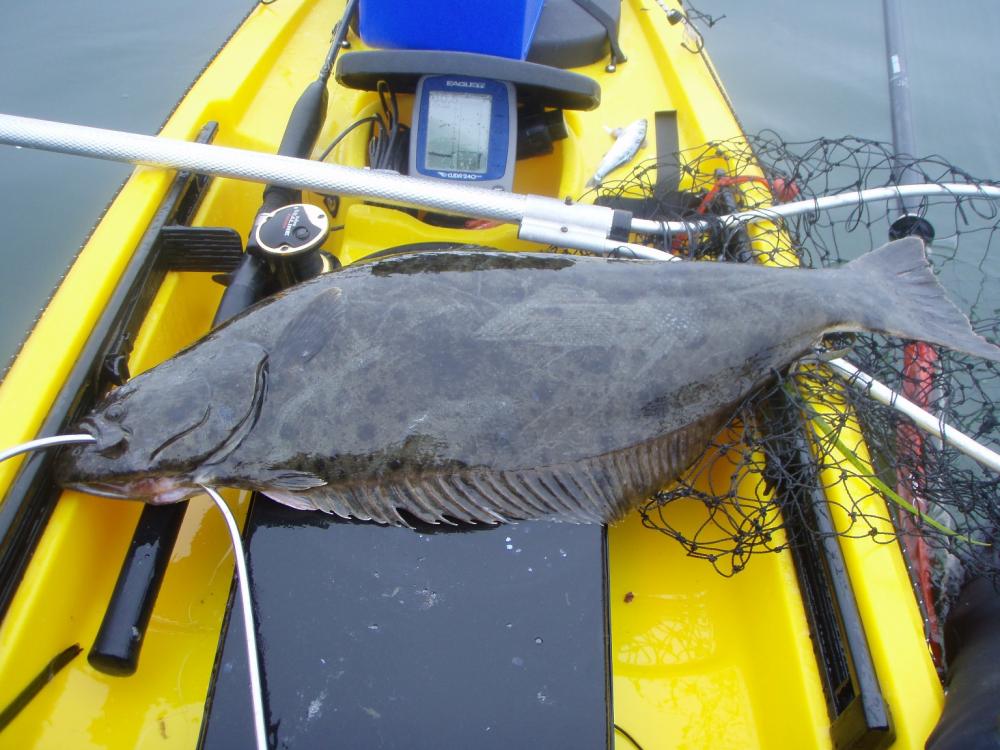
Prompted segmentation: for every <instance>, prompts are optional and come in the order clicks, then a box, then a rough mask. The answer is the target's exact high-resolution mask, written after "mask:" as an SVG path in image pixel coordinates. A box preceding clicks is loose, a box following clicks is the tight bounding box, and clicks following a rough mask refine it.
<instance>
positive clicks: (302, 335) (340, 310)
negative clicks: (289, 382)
mask: <svg viewBox="0 0 1000 750" xmlns="http://www.w3.org/2000/svg"><path fill="white" fill-rule="evenodd" d="M343 317H344V301H343V292H342V291H341V289H340V288H339V287H335V286H334V287H329V288H326V289H323V290H322V291H321V292H320V293H319V294H317V295H316V296H315V297H313V298H312V299H311V300H309V302H308V304H306V306H305V307H304V308H303V309H302V310H300V311H299V312H298V314H297V315H295V317H293V318H292V319H291V320H290V321H289V322H288V324H287V325H286V326H285V328H284V330H283V331H282V332H281V335H280V336H279V337H278V345H277V348H276V349H275V350H274V353H273V358H274V359H275V360H277V361H279V364H282V365H284V364H291V365H300V366H301V365H305V364H306V363H307V362H309V360H311V359H312V358H313V357H315V356H316V355H317V354H318V353H319V351H320V350H321V349H322V348H323V347H324V346H325V345H326V344H327V343H328V342H329V341H330V340H331V339H333V338H335V334H334V331H340V330H343V329H344V326H342V325H338V323H339V321H340V320H342V319H343Z"/></svg>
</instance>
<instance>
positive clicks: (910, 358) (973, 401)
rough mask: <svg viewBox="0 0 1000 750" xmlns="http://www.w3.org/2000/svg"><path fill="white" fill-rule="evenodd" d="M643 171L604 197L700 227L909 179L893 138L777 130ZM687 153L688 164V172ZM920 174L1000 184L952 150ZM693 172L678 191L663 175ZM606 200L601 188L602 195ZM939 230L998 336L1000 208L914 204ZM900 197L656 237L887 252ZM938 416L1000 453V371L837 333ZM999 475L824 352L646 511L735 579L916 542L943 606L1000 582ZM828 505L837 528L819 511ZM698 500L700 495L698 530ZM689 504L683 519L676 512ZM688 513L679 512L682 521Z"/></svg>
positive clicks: (915, 168) (745, 257) (973, 307)
mask: <svg viewBox="0 0 1000 750" xmlns="http://www.w3.org/2000/svg"><path fill="white" fill-rule="evenodd" d="M670 161H671V163H669V164H667V163H662V164H658V163H656V162H655V161H654V162H646V163H643V164H640V165H639V166H637V167H636V168H635V169H633V170H632V171H631V173H629V174H627V175H626V176H624V177H623V178H622V179H620V180H617V181H607V182H605V183H604V184H603V185H601V186H599V187H598V188H597V189H596V192H597V196H596V197H597V200H598V202H601V203H607V204H611V205H621V206H622V207H628V208H629V209H630V210H634V211H636V212H637V213H638V214H640V215H642V216H644V217H645V218H651V219H656V220H673V221H676V220H683V221H691V222H693V221H696V220H702V219H706V218H709V219H711V218H712V217H718V216H720V215H724V214H728V213H732V212H734V211H740V210H745V209H749V208H758V207H762V206H765V205H772V204H777V203H782V202H788V201H793V200H802V199H806V198H813V197H818V196H824V195H831V194H834V193H841V192H847V191H857V190H862V189H866V188H873V187H883V186H889V185H895V184H898V183H897V181H896V179H897V178H896V175H897V174H898V173H899V167H898V166H897V167H896V168H894V164H893V159H892V151H891V147H890V146H888V145H886V144H882V143H878V142H873V141H867V140H860V139H855V138H843V139H839V140H829V139H821V140H816V141H808V142H801V143H787V142H784V141H782V140H780V139H779V138H778V137H777V136H775V135H774V134H771V133H765V134H762V135H758V136H756V137H753V138H750V139H749V140H744V139H740V140H734V141H731V142H723V143H712V144H709V145H707V146H703V147H700V148H698V149H692V150H690V151H685V152H682V153H681V154H679V155H677V156H675V157H674V158H672V159H671V160H670ZM678 163H679V165H680V166H679V167H678ZM903 166H904V167H905V169H906V171H907V173H908V174H909V175H910V181H919V182H928V183H931V182H933V183H946V182H947V183H954V182H957V183H967V184H973V185H984V184H994V183H987V182H986V181H982V180H977V179H976V178H974V177H972V176H971V175H969V174H968V173H966V172H964V171H962V170H960V169H958V168H956V167H954V166H952V165H950V164H948V163H947V162H946V161H944V160H942V159H939V158H927V159H915V160H912V161H909V162H907V163H906V164H905V165H903ZM660 169H662V170H663V172H664V173H671V172H672V170H678V169H679V170H680V174H681V175H682V177H681V182H680V190H665V189H663V188H662V186H660V185H658V183H657V177H658V175H659V174H660ZM592 197H593V196H592ZM908 209H909V213H915V214H916V215H919V216H920V217H922V218H924V219H926V220H927V221H929V222H930V224H931V225H933V228H934V231H935V239H934V241H933V242H932V244H931V245H930V247H929V251H930V260H931V263H932V265H933V267H934V270H935V273H936V274H937V275H938V278H939V280H940V281H941V282H942V283H943V284H944V286H945V287H946V288H947V289H948V293H949V296H950V297H951V299H952V300H953V301H955V302H956V303H957V304H958V305H959V307H961V308H963V309H964V310H965V311H966V312H967V314H968V315H969V317H970V319H971V320H972V323H973V327H974V328H975V329H976V330H977V331H978V332H979V333H981V334H982V335H984V336H985V337H986V338H987V339H989V340H991V341H993V342H1000V294H998V290H1000V286H998V278H997V277H998V276H1000V247H994V245H996V244H998V242H1000V241H998V240H997V239H996V236H997V230H998V214H997V205H996V203H994V202H991V201H988V200H985V199H970V198H956V197H951V196H944V197H933V198H928V199H923V200H922V201H917V202H915V203H914V204H911V205H909V206H908ZM900 215H901V206H900V205H899V204H898V203H897V201H895V200H892V201H885V200H882V201H878V202H872V203H862V202H857V201H855V202H853V203H852V204H851V205H849V206H845V207H843V208H840V209H834V210H832V211H824V212H814V213H808V214H803V215H800V216H797V217H794V218H790V219H787V220H786V219H781V220H777V219H776V220H774V221H767V222H763V223H757V224H754V225H750V226H740V227H734V226H731V225H730V226H727V225H725V224H724V223H722V222H720V221H718V220H715V219H713V222H714V223H713V224H712V225H711V227H710V229H708V230H707V231H701V232H694V233H691V234H683V233H675V234H674V235H673V236H649V237H646V238H644V239H645V241H646V242H647V243H648V244H650V245H653V246H656V247H659V248H660V249H664V250H668V251H671V252H674V253H676V254H679V255H683V256H685V257H688V258H695V259H705V260H729V261H737V262H738V261H744V262H746V261H751V260H757V261H761V262H765V263H773V264H776V265H783V266H787V265H793V264H801V265H803V266H808V267H822V266H836V265H839V264H841V263H844V262H846V261H848V260H851V259H853V258H856V257H858V256H859V255H861V254H863V253H865V252H867V251H869V250H872V249H874V248H876V247H879V246H881V245H883V244H884V243H885V242H887V241H888V239H889V237H890V225H891V224H892V223H893V221H894V220H895V219H897V218H898V217H899V216H900ZM825 343H826V347H827V348H828V349H830V350H840V349H843V350H844V351H843V352H839V351H838V352H837V354H842V355H843V356H844V357H845V358H846V359H848V360H849V361H850V362H852V363H853V364H854V365H856V366H858V367H859V368H860V369H861V370H863V371H865V372H867V373H868V374H870V375H872V376H874V377H875V378H877V379H878V380H880V381H882V382H883V383H885V384H886V385H888V386H889V387H890V388H892V389H893V390H895V391H897V392H898V393H901V394H903V395H905V396H906V397H907V398H909V399H910V400H911V401H914V402H916V403H917V404H918V405H920V406H922V407H923V408H925V409H927V410H928V411H930V412H931V413H932V414H934V415H936V416H938V417H939V418H940V419H942V420H944V421H946V422H947V423H949V424H951V425H953V426H955V427H957V428H958V429H960V430H962V431H963V432H965V433H966V434H968V435H970V436H972V437H974V438H976V439H977V440H978V441H980V442H981V443H983V444H984V445H986V446H987V447H989V448H991V449H993V450H998V449H1000V444H998V436H1000V431H998V429H997V427H998V426H1000V412H998V410H997V404H998V400H1000V366H998V365H997V364H996V363H992V362H987V361H984V360H981V359H978V358H974V357H971V356H967V355H963V354H956V353H954V352H951V351H949V350H945V349H940V348H932V347H930V346H927V345H924V344H914V343H913V342H902V341H900V340H898V339H892V338H887V337H885V336H881V335H875V334H863V335H856V336H850V337H840V338H838V339H837V340H830V341H827V342H825ZM998 484H1000V475H998V474H996V473H994V472H993V471H990V470H989V469H984V468H982V467H981V466H980V465H979V464H978V463H976V462H975V461H973V460H972V459H970V458H968V457H966V456H965V455H963V454H962V453H959V452H958V451H956V450H955V449H953V448H951V447H948V446H946V445H942V444H941V442H940V441H939V440H936V439H934V438H931V437H929V436H927V435H926V434H925V433H922V432H921V431H919V430H918V429H917V428H916V427H915V426H914V425H913V424H912V423H911V422H910V420H909V419H908V418H906V417H904V416H902V415H901V414H899V413H898V412H897V411H895V410H894V409H892V408H890V407H887V406H883V405H882V404H880V403H878V402H876V401H874V400H873V399H872V398H870V397H868V396H867V395H865V394H864V393H863V392H861V391H860V390H859V389H857V388H854V387H851V386H848V385H847V384H846V383H845V381H844V380H843V379H842V378H840V377H838V376H837V375H835V374H834V373H833V371H832V370H830V368H829V367H828V366H827V365H825V364H824V363H823V362H822V360H821V359H817V360H814V361H812V362H803V363H800V364H799V365H797V366H795V367H794V368H793V369H792V370H790V371H788V372H786V373H782V374H780V375H779V376H778V377H777V379H776V382H774V383H773V385H770V386H768V387H766V388H765V389H764V390H763V391H762V392H760V393H757V394H754V396H753V397H752V398H750V399H749V400H748V401H747V402H746V403H745V404H744V405H743V406H742V407H741V408H740V409H739V410H738V413H737V414H736V416H735V417H734V418H733V420H732V421H731V422H730V424H729V426H728V428H727V429H726V430H724V431H723V432H722V433H721V434H720V436H719V437H718V438H717V439H716V441H715V444H714V445H713V447H712V449H711V450H709V451H708V453H707V454H706V456H705V458H704V459H703V460H702V461H701V462H699V463H698V464H697V465H696V466H694V467H692V468H691V469H690V470H689V471H688V472H687V474H686V475H685V476H684V477H683V478H682V479H681V481H680V482H678V483H677V484H676V485H675V486H674V487H671V488H669V489H667V490H665V491H663V492H661V493H659V494H658V495H656V496H655V497H654V498H652V499H650V500H649V501H648V502H647V503H645V505H644V506H642V508H641V513H642V518H643V521H644V523H645V525H646V526H647V527H649V528H650V529H655V530H657V531H660V532H662V533H664V534H666V535H668V536H671V537H673V538H674V539H676V540H677V541H678V542H679V543H680V544H681V545H683V547H684V549H685V550H686V551H687V553H688V554H689V555H691V556H694V557H699V558H703V559H705V560H707V561H708V562H710V563H711V564H712V565H713V566H715V568H716V570H718V571H719V572H720V573H721V574H723V575H727V576H729V575H733V574H735V573H737V572H739V571H741V570H742V569H743V568H745V567H746V566H747V564H748V563H749V562H750V560H751V558H752V556H753V555H755V554H759V553H765V552H771V551H776V550H782V549H786V548H788V547H789V546H794V545H801V544H805V543H810V542H811V541H815V540H816V539H822V538H823V537H826V536H831V535H838V536H842V537H867V538H870V539H872V540H874V541H875V542H878V543H883V544H897V543H900V542H901V543H902V544H903V546H904V549H905V551H906V554H907V559H908V560H909V562H910V565H911V573H912V574H913V577H914V580H915V584H916V585H917V587H918V590H919V591H920V592H921V593H922V594H923V595H924V598H925V600H926V603H927V604H928V605H929V606H930V607H931V608H932V609H937V610H938V611H939V613H940V614H942V615H943V613H944V610H946V609H947V606H948V603H949V602H950V601H951V600H952V598H953V596H954V594H955V592H956V590H957V588H958V586H960V584H961V583H962V581H964V580H967V579H968V578H969V577H970V576H973V575H985V576H987V577H990V578H991V579H993V580H994V582H1000V556H998V555H997V553H996V552H995V547H994V546H990V545H992V544H994V543H1000V535H998V530H1000V503H998V499H1000V488H998ZM824 498H825V501H826V502H827V505H828V507H829V508H830V510H831V515H832V522H833V526H832V527H830V526H828V525H825V524H824V523H823V522H822V520H821V519H819V518H818V516H817V508H816V503H817V502H822V501H824ZM692 503H699V504H700V508H699V509H698V512H697V513H696V514H695V517H696V518H697V519H698V520H697V522H696V523H694V524H692V523H691V520H690V519H691V517H692V513H691V509H690V505H691V504H692ZM680 505H685V506H688V507H687V508H686V509H684V510H685V512H680V511H681V509H679V508H677V507H675V506H680ZM677 519H683V520H682V522H678V520H677Z"/></svg>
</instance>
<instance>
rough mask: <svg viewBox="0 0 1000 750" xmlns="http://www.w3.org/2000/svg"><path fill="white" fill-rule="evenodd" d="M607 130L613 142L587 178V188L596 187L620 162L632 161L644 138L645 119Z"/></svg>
mask: <svg viewBox="0 0 1000 750" xmlns="http://www.w3.org/2000/svg"><path fill="white" fill-rule="evenodd" d="M609 132H610V133H611V135H613V136H614V137H615V142H614V144H613V145H612V146H611V148H610V149H608V152H607V153H606V154H605V155H604V158H603V159H601V163H600V164H598V165H597V171H596V172H594V176H593V177H591V178H590V179H589V180H587V187H588V188H593V187H597V186H598V185H600V184H601V180H603V179H604V178H605V177H607V176H608V175H609V174H611V173H612V172H613V171H614V170H616V169H618V167H620V166H621V165H622V164H628V163H629V162H630V161H632V159H633V158H634V157H635V155H636V153H637V152H638V151H639V147H640V146H642V144H643V142H645V140H646V121H645V120H644V119H642V120H636V121H635V122H633V123H632V124H630V125H626V126H625V127H624V128H615V129H614V130H611V131H609Z"/></svg>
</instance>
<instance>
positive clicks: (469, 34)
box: [358, 0, 544, 60]
mask: <svg viewBox="0 0 1000 750" xmlns="http://www.w3.org/2000/svg"><path fill="white" fill-rule="evenodd" d="M360 2H361V7H360V10H359V18H358V27H359V31H360V33H361V39H362V40H364V42H365V44H367V45H368V46H370V47H384V48H389V49H436V50H447V51H451V52H478V53H480V54H484V55H497V56H499V57H511V58H514V59H515V60H523V59H524V58H525V57H527V55H528V48H529V47H530V46H531V38H532V36H534V33H535V26H536V25H537V24H538V17H539V16H540V15H541V13H542V4H543V2H544V0H458V1H457V2H456V1H455V0H360Z"/></svg>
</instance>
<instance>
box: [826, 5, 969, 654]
mask: <svg viewBox="0 0 1000 750" xmlns="http://www.w3.org/2000/svg"><path fill="white" fill-rule="evenodd" d="M882 15H883V25H884V28H885V53H886V63H887V72H888V80H889V116H890V122H891V125H892V147H893V155H892V174H893V179H894V180H895V182H896V183H897V184H899V185H912V184H916V183H919V182H920V181H921V179H922V176H921V174H920V173H919V172H917V170H915V169H914V168H913V164H912V161H913V158H914V156H915V155H916V139H915V138H914V135H913V108H912V105H911V102H910V75H909V63H908V59H907V54H906V42H905V37H904V34H903V15H902V13H901V11H900V8H899V3H898V2H897V1H896V0H882ZM897 205H898V211H899V216H897V217H896V219H895V220H893V222H892V223H891V224H890V226H889V239H890V240H896V239H901V238H903V237H907V236H909V235H914V236H917V237H920V238H921V239H923V240H924V241H925V242H931V241H932V240H933V239H934V227H933V226H932V225H931V223H930V222H929V221H928V220H927V219H926V218H925V217H923V216H921V215H920V203H919V201H917V200H916V199H914V198H909V199H904V198H900V199H899V200H898V201H897ZM937 358H938V354H937V350H936V349H935V348H934V347H932V346H931V345H930V344H926V343H924V342H920V341H915V342H908V343H907V344H906V345H905V346H904V348H903V382H902V386H901V390H902V393H903V397H904V398H903V402H904V403H901V406H905V405H907V404H912V405H913V406H915V407H919V408H920V410H921V412H922V413H923V412H924V410H926V409H927V408H928V406H929V404H930V399H931V393H932V391H933V389H934V374H935V370H936V368H935V362H936V361H937ZM840 374H842V375H845V377H849V376H847V375H846V374H845V373H843V372H841V373H840ZM869 393H872V391H871V387H869ZM900 411H901V412H902V413H903V414H906V416H908V417H909V418H910V419H911V420H912V421H913V422H914V423H915V424H918V425H920V424H921V419H923V417H922V414H911V413H908V411H907V410H906V409H903V408H901V409H900ZM921 427H922V429H924V430H925V431H927V432H930V433H931V434H934V430H932V429H928V427H929V426H928V425H927V424H922V425H921ZM911 430H912V428H910V427H909V425H907V424H906V423H903V424H900V425H899V426H898V427H897V428H896V435H897V442H898V445H899V447H898V450H899V452H900V454H901V455H904V456H907V457H908V458H909V461H908V462H907V463H911V464H912V467H913V468H912V469H903V470H900V471H899V472H898V475H897V482H896V489H897V491H898V492H899V494H900V496H901V497H904V498H905V499H906V500H907V501H908V502H910V504H911V505H913V507H915V508H916V509H917V510H918V511H920V512H921V513H925V512H926V510H927V507H926V506H927V503H926V500H925V499H924V497H923V495H924V493H925V490H926V481H925V476H924V470H923V466H924V439H923V437H922V436H921V435H920V434H919V433H915V432H911ZM963 437H964V436H963ZM970 448H972V447H971V446H970ZM973 449H974V448H973ZM900 526H901V528H902V529H903V530H904V531H905V532H909V533H910V535H911V537H912V539H908V540H905V541H904V544H903V549H904V552H906V553H907V557H908V558H909V559H910V564H911V565H912V567H913V569H914V570H913V576H914V579H915V581H914V583H915V587H916V589H917V591H918V593H919V596H920V599H921V600H922V607H921V608H922V610H923V612H924V620H925V627H926V628H927V640H928V643H929V645H930V648H931V653H932V655H933V657H934V662H935V664H936V665H937V666H938V667H939V668H940V667H941V665H942V662H943V655H942V645H943V643H942V641H943V638H942V635H941V625H940V622H939V620H938V617H937V611H936V609H935V606H934V584H933V581H932V579H931V552H930V550H929V548H928V545H927V542H926V541H925V540H924V538H923V537H922V536H920V534H919V533H916V532H917V531H918V529H917V526H916V523H915V521H914V519H912V518H909V517H907V516H903V517H901V518H900Z"/></svg>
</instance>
